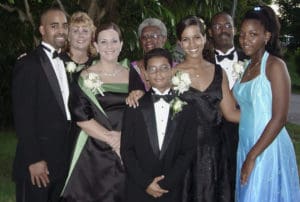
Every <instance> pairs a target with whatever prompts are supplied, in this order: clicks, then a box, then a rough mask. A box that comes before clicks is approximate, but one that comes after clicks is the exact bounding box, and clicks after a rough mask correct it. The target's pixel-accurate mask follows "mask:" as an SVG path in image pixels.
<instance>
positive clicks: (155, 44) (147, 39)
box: [126, 18, 167, 106]
mask: <svg viewBox="0 0 300 202" xmlns="http://www.w3.org/2000/svg"><path fill="white" fill-rule="evenodd" d="M138 36H139V40H140V44H141V47H142V49H143V52H144V53H147V52H149V51H150V50H152V49H154V48H163V46H164V45H165V43H166V41H167V28H166V26H165V24H164V23H163V22H162V21H160V20H159V19H157V18H147V19H145V20H144V21H143V22H142V23H141V24H140V25H139V28H138ZM149 88H150V84H149V82H148V81H147V80H146V78H145V67H144V60H143V59H140V60H135V61H133V62H131V68H130V74H129V92H131V93H130V96H129V97H128V98H127V99H126V102H127V104H129V105H130V106H135V104H136V102H135V100H137V98H140V97H141V96H142V95H143V94H144V92H145V91H148V90H149Z"/></svg>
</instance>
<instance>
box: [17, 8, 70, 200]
mask: <svg viewBox="0 0 300 202" xmlns="http://www.w3.org/2000/svg"><path fill="white" fill-rule="evenodd" d="M39 31H40V33H41V35H42V43H41V44H40V45H39V46H38V47H37V48H36V49H35V50H34V51H33V52H32V53H31V54H29V55H27V56H24V57H23V58H21V59H19V60H18V61H17V63H16V65H15V67H14V70H13V83H12V100H13V112H14V121H15V128H16V133H17V137H18V145H17V149H16V155H15V160H14V165H13V179H14V181H15V182H16V199H17V202H49V201H51V202H57V201H59V195H60V192H61V189H62V187H63V183H64V179H65V175H66V172H67V169H68V157H69V143H68V142H69V140H68V132H69V129H70V124H69V122H70V120H71V118H70V113H69V109H68V105H67V103H68V96H69V87H68V81H67V77H66V72H65V69H64V64H63V61H62V60H61V59H60V58H59V57H57V56H58V52H59V51H60V49H61V48H62V47H63V46H64V45H65V42H66V39H67V33H68V23H67V19H66V16H65V14H64V13H63V12H62V11H61V10H59V9H57V8H51V9H48V10H46V11H45V12H43V14H42V16H41V19H40V27H39Z"/></svg>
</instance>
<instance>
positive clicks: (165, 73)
mask: <svg viewBox="0 0 300 202" xmlns="http://www.w3.org/2000/svg"><path fill="white" fill-rule="evenodd" d="M146 77H147V79H148V80H149V82H150V84H151V86H153V87H154V88H157V89H158V90H159V91H160V92H164V91H165V90H167V89H168V88H170V87H171V79H172V70H171V65H170V64H169V61H168V59H167V58H165V57H163V56H155V57H152V58H150V59H149V60H148V62H147V67H146Z"/></svg>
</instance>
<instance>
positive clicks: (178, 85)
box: [170, 71, 192, 119]
mask: <svg viewBox="0 0 300 202" xmlns="http://www.w3.org/2000/svg"><path fill="white" fill-rule="evenodd" d="M191 83H192V82H191V79H190V76H189V74H188V73H184V72H180V71H178V72H176V74H175V75H174V76H173V78H172V84H173V89H174V91H175V94H176V96H175V98H174V99H173V100H172V101H171V103H170V107H171V109H172V119H173V118H174V116H175V115H176V114H177V113H178V112H180V111H181V110H182V108H183V106H184V105H187V102H185V101H182V100H181V99H180V98H179V97H178V96H179V95H180V94H182V93H184V92H185V91H187V90H188V89H189V88H190V85H191Z"/></svg>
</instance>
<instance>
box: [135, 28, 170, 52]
mask: <svg viewBox="0 0 300 202" xmlns="http://www.w3.org/2000/svg"><path fill="white" fill-rule="evenodd" d="M140 42H141V45H142V48H143V50H144V52H145V53H147V52H149V51H150V50H152V49H154V48H163V46H164V45H165V43H166V37H165V36H163V35H162V34H161V30H160V29H159V28H158V27H156V26H148V27H145V28H144V29H143V31H142V33H141V37H140Z"/></svg>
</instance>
